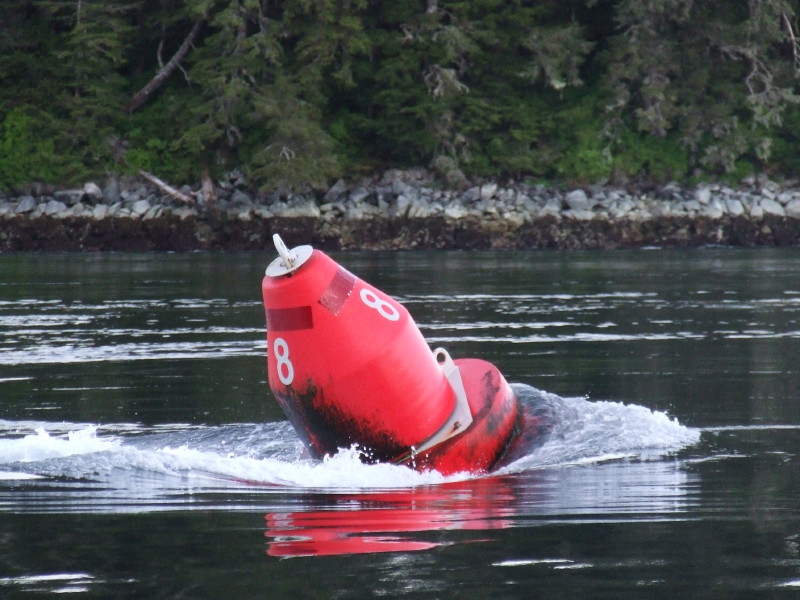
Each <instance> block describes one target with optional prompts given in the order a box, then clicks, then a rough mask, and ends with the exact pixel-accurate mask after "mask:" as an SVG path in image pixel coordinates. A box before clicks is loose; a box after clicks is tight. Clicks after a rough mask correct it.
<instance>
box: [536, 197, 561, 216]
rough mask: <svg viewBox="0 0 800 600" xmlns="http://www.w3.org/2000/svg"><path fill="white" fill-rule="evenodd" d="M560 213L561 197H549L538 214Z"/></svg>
mask: <svg viewBox="0 0 800 600" xmlns="http://www.w3.org/2000/svg"><path fill="white" fill-rule="evenodd" d="M560 214H561V199H560V198H555V197H550V198H548V199H547V202H545V205H544V206H543V207H542V209H541V210H540V211H539V216H546V215H560Z"/></svg>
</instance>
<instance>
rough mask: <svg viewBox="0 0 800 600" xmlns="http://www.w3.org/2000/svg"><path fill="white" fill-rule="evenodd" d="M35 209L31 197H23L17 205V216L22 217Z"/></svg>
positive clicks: (34, 203)
mask: <svg viewBox="0 0 800 600" xmlns="http://www.w3.org/2000/svg"><path fill="white" fill-rule="evenodd" d="M35 208H36V200H35V199H34V197H33V196H23V197H22V198H21V199H20V201H19V203H17V211H16V212H17V214H18V215H22V214H25V213H29V212H31V211H33V210H34V209H35Z"/></svg>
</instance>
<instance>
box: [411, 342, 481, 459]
mask: <svg viewBox="0 0 800 600" xmlns="http://www.w3.org/2000/svg"><path fill="white" fill-rule="evenodd" d="M433 356H434V358H435V359H436V362H437V363H439V367H440V368H441V369H442V372H443V373H444V376H445V377H447V381H448V383H450V387H451V388H453V392H455V395H456V406H455V408H454V409H453V413H452V414H451V415H450V418H448V419H447V421H445V422H444V425H442V426H441V427H440V428H439V430H438V431H437V432H436V433H434V434H433V435H432V436H431V437H429V438H428V439H427V440H425V441H424V442H422V443H421V444H420V445H418V446H416V447H415V448H414V450H415V453H416V454H419V453H421V452H424V451H425V450H430V449H431V448H433V447H434V446H436V445H437V444H441V443H442V442H444V441H446V440H449V439H450V438H452V437H455V436H456V435H458V434H459V433H461V432H463V431H465V430H466V429H467V427H469V426H470V425H472V411H471V410H470V408H469V401H468V400H467V391H466V390H465V389H464V382H463V380H462V379H461V371H460V370H459V368H458V366H457V365H456V363H454V362H453V359H452V358H450V353H449V352H447V350H445V349H444V348H436V350H434V351H433Z"/></svg>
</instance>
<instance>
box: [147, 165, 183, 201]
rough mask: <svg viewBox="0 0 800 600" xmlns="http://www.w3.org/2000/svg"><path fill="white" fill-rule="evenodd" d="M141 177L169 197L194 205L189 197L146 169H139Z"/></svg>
mask: <svg viewBox="0 0 800 600" xmlns="http://www.w3.org/2000/svg"><path fill="white" fill-rule="evenodd" d="M139 175H141V176H142V177H144V178H145V179H147V181H149V182H150V183H152V184H153V185H155V186H156V187H157V188H158V189H160V190H161V191H162V192H164V193H165V194H167V195H168V196H172V197H173V198H175V199H176V200H180V201H181V202H185V203H186V204H194V200H193V199H192V198H191V197H189V196H187V195H186V194H184V193H183V192H181V191H180V190H176V189H175V188H174V187H172V186H171V185H169V184H168V183H166V182H165V181H162V180H161V179H159V178H158V177H156V176H155V175H153V174H152V173H148V172H147V171H145V170H144V169H139Z"/></svg>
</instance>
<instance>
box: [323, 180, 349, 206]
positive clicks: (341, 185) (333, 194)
mask: <svg viewBox="0 0 800 600" xmlns="http://www.w3.org/2000/svg"><path fill="white" fill-rule="evenodd" d="M346 191H347V183H345V181H344V179H340V180H339V181H337V182H336V183H334V184H333V186H332V187H331V188H330V189H329V190H328V192H327V193H326V194H325V202H335V201H336V200H337V199H338V198H339V196H341V195H342V194H344V193H345V192H346Z"/></svg>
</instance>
